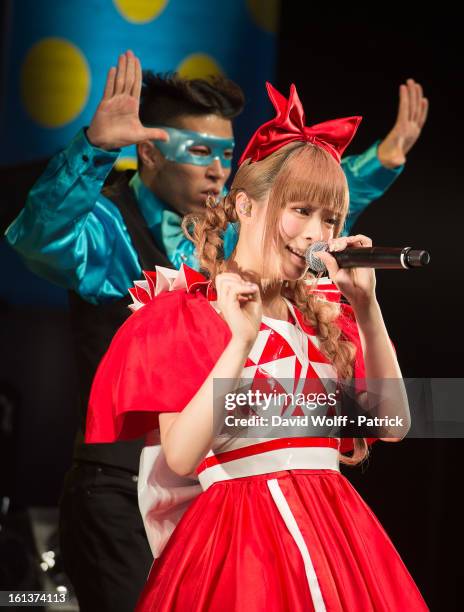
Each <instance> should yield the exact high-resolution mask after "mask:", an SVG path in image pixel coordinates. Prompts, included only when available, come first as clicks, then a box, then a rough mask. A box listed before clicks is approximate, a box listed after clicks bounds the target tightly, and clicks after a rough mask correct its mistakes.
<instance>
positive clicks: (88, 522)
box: [60, 463, 153, 612]
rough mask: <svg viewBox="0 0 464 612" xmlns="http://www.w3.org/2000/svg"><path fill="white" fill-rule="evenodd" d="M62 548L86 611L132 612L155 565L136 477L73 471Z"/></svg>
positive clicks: (92, 467)
mask: <svg viewBox="0 0 464 612" xmlns="http://www.w3.org/2000/svg"><path fill="white" fill-rule="evenodd" d="M60 546H61V552H62V555H63V562H64V566H65V570H66V572H67V574H68V576H69V578H70V580H71V583H72V585H73V587H74V589H75V591H76V595H77V599H78V601H79V606H80V610H81V612H107V611H108V612H110V611H111V612H133V610H134V608H135V605H136V603H137V600H138V597H139V595H140V593H141V591H142V588H143V586H144V584H145V581H146V579H147V576H148V573H149V571H150V566H151V564H152V562H153V556H152V554H151V551H150V547H149V544H148V541H147V539H146V536H145V530H144V528H143V522H142V518H141V516H140V513H139V509H138V505H137V479H136V476H134V475H132V474H131V473H129V472H125V471H124V470H121V469H117V468H107V467H105V466H103V465H97V464H93V463H92V464H86V463H79V464H76V465H75V466H73V468H72V469H71V470H70V471H69V472H68V474H67V475H66V478H65V482H64V488H63V493H62V497H61V501H60Z"/></svg>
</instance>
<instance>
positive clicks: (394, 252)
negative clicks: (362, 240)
mask: <svg viewBox="0 0 464 612" xmlns="http://www.w3.org/2000/svg"><path fill="white" fill-rule="evenodd" d="M328 250H329V245H328V244H327V242H315V243H314V244H312V245H311V246H309V247H308V248H307V249H306V252H305V259H306V263H307V264H308V266H309V268H310V269H311V270H312V271H313V272H327V269H326V267H325V265H324V263H323V261H322V260H321V259H319V257H316V256H315V255H314V253H317V252H320V251H328ZM330 254H331V255H333V257H335V259H336V260H337V264H338V266H339V267H340V268H381V269H384V270H402V269H405V270H409V269H410V268H421V267H422V266H426V265H427V264H428V263H429V262H430V254H429V253H428V252H427V251H422V250H418V249H415V250H414V249H412V248H411V247H403V248H396V247H349V248H347V249H345V250H344V251H335V252H334V253H330Z"/></svg>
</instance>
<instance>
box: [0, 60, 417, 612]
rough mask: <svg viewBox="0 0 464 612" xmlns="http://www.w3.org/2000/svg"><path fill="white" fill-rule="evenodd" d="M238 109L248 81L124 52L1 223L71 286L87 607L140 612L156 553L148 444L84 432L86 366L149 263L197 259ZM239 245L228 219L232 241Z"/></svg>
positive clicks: (354, 167)
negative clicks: (126, 164)
mask: <svg viewBox="0 0 464 612" xmlns="http://www.w3.org/2000/svg"><path fill="white" fill-rule="evenodd" d="M419 87H420V86H418V85H416V84H415V83H413V82H412V83H408V85H407V86H402V88H403V90H402V91H403V93H402V94H401V95H400V99H401V100H402V101H403V102H402V103H403V107H405V102H407V103H408V105H409V106H408V109H409V107H411V106H413V107H414V108H416V107H417V106H419V107H420V108H422V106H423V98H422V96H421V93H420V91H419V89H418V88H419ZM416 93H417V95H416ZM401 96H402V97H401ZM242 107H243V94H242V92H241V90H240V89H239V87H238V86H237V85H235V84H234V83H232V82H231V81H227V80H225V79H216V80H214V81H205V80H202V79H196V80H192V81H188V80H185V79H181V78H180V77H178V76H170V77H164V78H163V77H159V76H155V75H152V74H151V75H150V74H149V75H147V77H146V79H145V81H144V83H143V87H142V72H141V66H140V63H139V61H138V59H137V58H136V57H135V56H134V54H133V53H131V52H130V51H128V52H127V53H125V54H123V55H121V56H120V58H119V62H118V66H117V67H116V68H112V69H111V70H110V71H109V73H108V78H107V82H106V86H105V91H104V95H103V99H102V101H101V102H100V104H99V106H98V108H97V111H96V113H95V115H94V117H93V119H92V122H91V124H90V126H89V128H88V129H87V131H81V132H79V133H78V135H77V136H76V138H75V139H74V140H73V141H72V142H71V144H70V145H69V146H68V147H67V148H66V149H65V150H64V151H62V152H61V153H59V154H58V155H57V156H55V157H54V158H53V159H52V161H51V162H50V164H49V166H48V168H47V170H46V172H45V173H44V175H43V176H42V177H41V178H40V179H39V181H38V182H37V183H36V185H35V186H34V187H33V189H32V191H31V192H30V194H29V197H28V200H27V203H26V206H25V208H24V209H23V211H22V212H21V213H20V215H19V216H18V217H17V219H16V220H15V221H14V222H13V223H12V225H11V226H10V227H9V228H8V230H7V234H6V235H7V240H8V241H9V242H10V244H11V245H12V246H13V247H14V248H15V249H16V250H17V251H18V252H19V253H21V255H22V256H23V258H24V260H25V261H26V263H27V265H28V266H29V267H30V268H31V269H32V270H33V271H35V272H36V273H37V274H39V275H41V276H43V277H45V278H47V279H49V280H51V281H52V282H55V283H57V284H59V285H61V286H64V287H66V288H68V289H69V290H70V311H71V319H72V323H73V328H74V333H75V338H76V349H77V357H78V367H79V373H80V406H81V427H80V430H79V432H78V435H77V438H76V445H75V449H74V463H73V467H72V469H71V470H70V472H69V473H68V475H67V477H66V480H65V485H64V492H63V496H62V500H61V519H60V521H61V522H60V532H61V547H62V553H63V558H64V561H65V567H66V570H67V572H68V575H69V577H70V579H71V581H72V583H73V585H74V587H75V590H76V594H77V597H78V600H79V604H80V608H81V610H82V611H83V612H86V611H87V610H91V611H93V610H101V611H102V612H104V611H105V610H115V611H118V610H121V611H123V610H133V608H134V606H135V602H136V600H137V597H138V594H139V593H140V592H141V590H142V587H143V583H144V581H145V579H146V576H147V574H148V570H149V567H150V564H151V562H152V557H151V553H150V550H149V547H148V544H147V541H146V538H145V534H144V530H143V524H142V520H141V518H140V515H139V511H138V507H137V491H136V488H137V485H136V481H137V472H138V460H139V455H140V450H141V447H142V445H143V442H142V441H140V442H136V443H127V442H120V443H117V444H101V445H85V444H84V443H83V434H82V432H83V427H84V424H85V412H86V406H87V398H88V393H89V389H90V385H91V382H92V378H93V375H94V372H95V370H96V367H97V365H98V363H99V361H100V359H101V357H102V356H103V354H104V353H105V351H106V348H107V346H108V345H109V342H110V340H111V338H112V336H113V334H114V332H115V331H116V329H117V328H118V327H119V326H120V325H121V323H122V322H123V321H124V319H125V317H126V316H127V314H128V310H127V304H128V300H127V297H126V296H127V289H128V287H129V286H132V283H133V280H134V279H137V278H140V276H141V270H142V269H153V267H154V266H155V265H162V266H169V267H172V266H174V267H179V266H180V264H181V263H182V262H186V263H187V264H188V265H190V266H192V267H196V268H198V263H197V261H196V258H195V255H194V252H193V245H192V243H191V242H189V241H188V240H187V239H186V238H185V237H184V235H183V233H182V229H181V221H182V217H183V215H185V214H186V213H187V212H192V211H201V210H202V207H203V205H204V201H205V199H206V196H207V195H208V194H213V195H214V196H215V197H219V196H220V194H221V193H222V192H223V190H224V185H225V182H226V180H227V178H228V177H229V174H230V165H231V158H232V153H233V145H234V143H233V132H232V122H231V120H232V119H233V118H234V117H235V116H236V115H237V114H239V113H240V111H241V110H242ZM408 109H406V110H408ZM400 113H401V102H400ZM410 114H411V111H410V110H408V117H407V121H404V120H403V121H401V122H400V123H399V122H398V121H397V123H396V124H395V126H394V128H393V130H392V131H391V132H390V134H389V135H388V136H387V137H386V139H384V141H382V142H381V143H380V144H379V145H378V146H377V145H374V146H373V147H371V148H370V149H368V151H366V152H365V153H364V154H363V155H360V156H354V157H350V158H346V160H345V162H344V169H345V172H346V174H347V178H348V182H349V185H350V191H351V203H352V211H353V214H352V220H354V218H355V216H356V215H357V214H359V212H360V211H361V210H362V209H364V208H365V207H366V206H367V205H368V204H369V203H370V202H371V201H373V200H374V199H376V198H377V197H379V196H380V195H382V193H383V192H384V191H385V190H386V189H387V188H388V186H389V185H390V184H391V183H392V182H393V180H394V179H395V178H396V176H397V175H398V173H399V172H400V171H401V164H402V163H404V156H405V155H406V153H407V151H408V150H409V148H410V147H411V146H412V145H413V144H414V142H415V140H417V137H418V135H419V133H420V129H421V127H422V125H423V122H422V124H420V120H421V117H424V118H423V120H424V121H425V114H426V109H425V114H424V111H423V112H422V115H420V117H419V113H418V117H419V118H418V119H417V121H416V120H413V119H411V117H410ZM403 115H404V111H403ZM403 119H404V118H403ZM153 126H155V127H153ZM414 130H415V131H414ZM168 137H169V140H167V138H168ZM129 144H136V145H137V155H138V160H139V170H138V172H137V173H135V174H134V175H133V176H131V175H130V174H128V173H125V174H124V175H123V176H122V177H121V179H120V180H118V181H117V183H116V184H115V185H114V186H112V187H111V188H105V189H104V190H103V193H102V192H101V190H102V187H103V185H104V181H105V179H106V177H107V175H108V173H109V172H110V170H111V168H112V166H113V164H114V162H115V160H116V158H117V156H118V153H119V148H120V147H123V146H126V145H129ZM234 243H235V234H234V230H233V228H232V227H231V228H229V229H228V230H227V232H226V235H225V251H226V252H230V251H231V250H232V248H233V246H234Z"/></svg>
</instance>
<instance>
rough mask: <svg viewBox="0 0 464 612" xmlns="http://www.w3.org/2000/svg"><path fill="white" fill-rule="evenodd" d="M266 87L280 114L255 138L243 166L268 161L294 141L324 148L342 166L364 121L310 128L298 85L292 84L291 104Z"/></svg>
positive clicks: (356, 119) (348, 120)
mask: <svg viewBox="0 0 464 612" xmlns="http://www.w3.org/2000/svg"><path fill="white" fill-rule="evenodd" d="M266 87H267V93H268V95H269V98H270V100H271V102H272V104H273V106H274V108H275V110H276V113H277V114H276V116H275V118H274V119H271V121H268V122H267V123H264V124H263V125H262V126H261V127H259V128H258V129H257V130H256V132H255V133H254V134H253V136H252V138H251V140H250V142H249V143H248V145H247V147H246V149H245V151H244V152H243V154H242V156H241V158H240V160H239V165H240V164H242V163H243V162H244V161H245V160H246V159H248V158H249V157H250V158H251V161H252V162H255V161H259V160H261V159H264V158H265V157H267V156H268V155H270V154H271V153H274V151H277V150H278V149H280V148H281V147H283V146H284V145H286V144H288V143H289V142H293V141H303V142H311V143H313V144H315V145H317V146H319V147H322V148H323V149H325V150H326V151H328V152H329V153H330V154H331V155H332V157H334V158H335V159H336V160H337V162H338V163H340V158H341V156H342V154H343V151H344V150H345V149H346V147H347V146H348V145H349V144H350V142H351V140H352V138H353V136H354V135H355V134H356V130H357V129H358V125H359V124H360V123H361V120H362V117H345V118H343V119H333V120H332V121H325V122H324V123H318V124H317V125H313V126H311V127H306V126H305V122H306V119H305V113H304V110H303V106H302V104H301V101H300V98H299V97H298V94H297V92H296V88H295V85H293V84H292V85H291V87H290V97H289V99H288V100H287V99H286V98H285V97H284V96H283V95H282V94H281V93H279V92H278V91H277V89H275V88H274V87H273V86H272V85H271V84H270V83H266Z"/></svg>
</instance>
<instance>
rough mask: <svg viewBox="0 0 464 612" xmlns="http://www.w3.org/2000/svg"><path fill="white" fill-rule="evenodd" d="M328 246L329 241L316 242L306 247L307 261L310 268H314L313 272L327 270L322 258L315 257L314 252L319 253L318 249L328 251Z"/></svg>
mask: <svg viewBox="0 0 464 612" xmlns="http://www.w3.org/2000/svg"><path fill="white" fill-rule="evenodd" d="M328 248H329V245H328V244H327V242H314V243H313V244H312V245H311V246H309V247H308V248H307V249H306V253H305V259H306V263H307V264H308V266H309V268H310V270H312V271H313V272H326V271H327V269H326V267H325V265H324V263H323V262H322V260H320V259H319V257H315V256H314V253H317V252H318V251H319V252H320V251H327V250H328Z"/></svg>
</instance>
